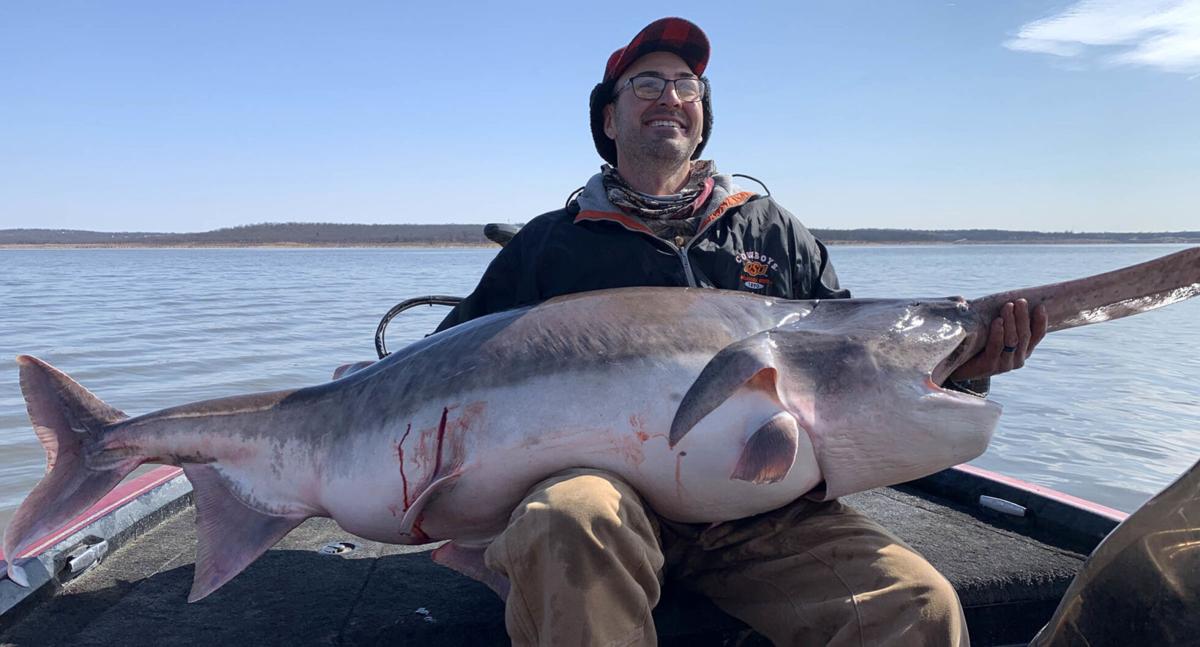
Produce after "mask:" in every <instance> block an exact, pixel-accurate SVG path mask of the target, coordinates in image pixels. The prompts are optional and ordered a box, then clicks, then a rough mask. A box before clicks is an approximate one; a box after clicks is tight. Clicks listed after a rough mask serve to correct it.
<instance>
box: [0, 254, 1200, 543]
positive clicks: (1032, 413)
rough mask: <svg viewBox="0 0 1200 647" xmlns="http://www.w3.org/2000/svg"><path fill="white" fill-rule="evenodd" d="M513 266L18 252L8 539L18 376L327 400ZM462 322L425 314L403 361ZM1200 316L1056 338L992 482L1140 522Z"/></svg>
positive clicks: (8, 316)
mask: <svg viewBox="0 0 1200 647" xmlns="http://www.w3.org/2000/svg"><path fill="white" fill-rule="evenodd" d="M1178 249H1182V248H1181V247H1178V246H1156V245H1155V246H995V247H992V246H939V247H913V246H904V247H835V248H833V249H832V255H833V260H834V264H835V267H837V269H838V272H839V274H840V276H841V278H842V283H843V284H844V285H846V286H847V287H850V288H851V289H852V290H853V291H854V294H855V296H858V297H936V296H946V295H957V294H961V295H965V296H967V297H972V296H981V295H984V294H988V293H992V292H997V291H1000V290H1004V289H1010V288H1016V287H1024V286H1032V285H1040V284H1043V283H1049V282H1054V281H1060V280H1064V279H1069V278H1076V277H1081V276H1086V275H1090V274H1095V273H1099V272H1103V271H1107V270H1111V269H1115V268H1118V267H1122V266H1125V265H1130V264H1133V263H1138V262H1141V261H1144V260H1148V259H1151V258H1154V257H1157V256H1161V255H1164V254H1167V253H1170V252H1173V251H1176V250H1178ZM496 251H497V249H495V248H493V249H47V250H0V527H2V526H3V525H4V524H5V523H6V522H7V519H8V518H9V516H10V515H11V514H12V511H13V509H14V508H15V506H16V505H17V504H18V503H20V501H21V499H22V498H23V497H24V495H25V493H26V492H28V490H29V489H30V488H31V487H32V486H33V485H34V484H35V483H36V482H37V480H38V479H39V478H40V477H41V475H42V472H43V470H44V466H45V453H44V452H43V451H42V449H41V447H40V446H39V444H38V442H37V440H36V438H35V437H34V434H33V432H32V430H31V429H30V427H29V422H28V419H27V418H26V414H25V405H24V401H23V399H22V397H21V391H20V387H19V385H18V382H17V370H16V363H15V362H14V361H13V359H12V358H13V356H15V355H17V354H19V353H27V354H31V355H35V356H37V357H40V358H42V359H44V360H46V361H48V362H50V363H51V364H54V365H55V366H57V367H59V368H60V369H62V370H64V371H66V372H67V373H69V374H70V375H71V376H72V377H74V378H75V379H77V380H78V381H79V382H80V383H81V384H83V385H84V386H86V387H87V388H89V389H90V390H91V391H93V392H94V393H96V394H98V395H99V396H100V397H101V398H103V399H104V400H105V401H106V402H108V403H109V404H111V405H112V406H114V407H117V408H119V409H122V410H124V411H125V412H127V413H129V414H132V415H136V414H140V413H145V412H148V411H151V410H154V409H159V408H162V407H166V406H170V405H175V404H181V403H184V402H189V401H194V400H200V399H205V398H212V397H221V396H226V395H232V394H237V393H245V392H249V391H262V390H271V389H280V388H287V387H294V386H302V385H309V384H314V383H317V382H320V381H323V380H327V379H328V378H329V376H330V373H331V371H332V370H333V368H334V367H336V366H338V365H339V364H342V363H345V362H349V361H354V360H360V359H373V358H374V357H375V350H374V345H373V335H374V332H375V326H376V325H377V323H378V321H379V318H380V316H381V315H382V314H383V313H384V312H386V311H387V310H388V308H390V307H391V306H392V305H393V304H395V303H396V302H398V301H401V300H403V299H406V298H409V297H413V296H420V295H427V294H448V295H464V294H466V293H467V292H469V291H470V290H471V289H472V288H473V287H474V284H475V282H476V281H477V279H478V277H479V275H480V274H481V272H482V271H483V269H484V267H486V266H487V263H488V262H489V261H490V260H491V259H492V257H494V256H495V254H496ZM445 311H446V310H445V309H444V308H421V309H420V310H417V311H409V312H406V313H404V314H402V315H400V317H399V318H398V319H397V320H396V321H394V322H393V324H392V326H391V327H390V328H389V336H388V346H389V348H391V349H393V350H394V349H396V348H399V347H401V346H402V345H403V344H404V343H406V342H408V341H412V340H415V339H418V338H420V337H421V336H422V335H424V334H425V333H426V332H428V331H430V330H432V329H433V327H434V326H436V324H437V322H438V321H440V319H441V317H442V316H443V314H444V313H445ZM1198 342H1200V299H1194V300H1192V301H1189V302H1186V303H1182V304H1177V305H1175V306H1171V307H1169V308H1165V309H1163V310H1159V311H1156V312H1152V313H1147V314H1143V315H1140V316H1137V317H1132V318H1129V319H1123V320H1120V321H1116V322H1110V323H1105V324H1102V325H1098V326H1089V327H1086V328H1081V329H1075V330H1070V331H1064V332H1061V333H1057V334H1054V335H1051V336H1049V337H1047V339H1046V340H1045V341H1044V342H1043V343H1042V345H1041V346H1039V347H1038V349H1037V351H1036V353H1035V354H1034V356H1033V357H1032V359H1031V362H1030V364H1029V365H1028V366H1026V368H1024V369H1022V370H1020V371H1017V372H1015V373H1011V374H1008V375H1004V376H1000V377H998V378H996V379H995V380H994V381H993V388H992V396H991V397H992V398H993V399H994V400H996V401H998V402H1000V403H1002V404H1003V405H1004V407H1005V413H1004V416H1003V417H1002V418H1001V421H1000V426H999V428H998V429H997V432H996V435H995V438H994V440H993V442H992V445H991V447H990V448H989V449H988V451H987V453H986V454H984V455H983V456H982V457H980V458H979V459H977V460H976V461H974V462H975V464H977V465H979V466H981V467H984V468H987V469H992V470H996V471H999V472H1003V473H1006V474H1009V475H1012V476H1016V477H1018V478H1022V479H1026V480H1029V481H1032V482H1034V483H1038V484H1041V485H1046V486H1049V487H1053V488H1056V489H1059V490H1062V491H1065V492H1068V493H1070V494H1075V495H1077V496H1082V497H1085V498H1088V499H1091V500H1094V501H1097V502H1099V503H1103V504H1105V505H1109V506H1112V507H1115V508H1119V509H1122V510H1127V511H1131V510H1133V509H1135V508H1137V506H1139V505H1140V504H1141V503H1142V502H1144V501H1145V500H1146V499H1147V498H1149V496H1151V495H1152V494H1153V493H1155V492H1157V491H1158V490H1159V489H1161V488H1162V487H1163V486H1164V485H1166V484H1167V483H1169V482H1170V481H1171V480H1173V479H1174V478H1175V477H1176V476H1178V475H1179V474H1180V473H1181V472H1182V471H1183V470H1185V469H1186V468H1187V467H1189V466H1190V465H1191V464H1192V463H1193V462H1195V460H1196V459H1197V458H1198V457H1200V353H1198V352H1197V351H1196V349H1195V345H1196V344H1197V343H1198Z"/></svg>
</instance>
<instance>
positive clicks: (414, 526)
mask: <svg viewBox="0 0 1200 647" xmlns="http://www.w3.org/2000/svg"><path fill="white" fill-rule="evenodd" d="M460 476H462V472H461V471H458V470H455V471H453V472H450V473H449V474H447V475H445V476H441V477H437V476H435V477H434V480H433V482H432V483H430V484H429V487H427V488H425V491H424V492H422V493H421V494H420V496H418V497H417V498H416V500H415V501H413V502H412V504H411V505H409V506H408V509H407V510H405V511H404V517H403V518H401V519H400V534H401V535H407V536H409V537H411V538H412V539H413V541H414V542H415V543H421V544H423V543H428V542H429V541H430V539H429V537H428V536H426V535H425V531H423V530H421V515H422V514H423V513H424V512H425V508H426V507H427V506H428V505H429V502H430V501H432V500H433V499H434V497H436V496H438V495H439V494H441V493H442V492H444V491H445V490H446V489H447V488H449V487H452V486H453V485H454V483H455V482H456V481H458V478H459V477H460Z"/></svg>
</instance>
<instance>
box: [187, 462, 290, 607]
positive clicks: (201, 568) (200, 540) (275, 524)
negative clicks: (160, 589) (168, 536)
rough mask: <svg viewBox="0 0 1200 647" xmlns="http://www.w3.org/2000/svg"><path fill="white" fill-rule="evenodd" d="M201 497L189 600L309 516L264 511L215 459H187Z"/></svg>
mask: <svg viewBox="0 0 1200 647" xmlns="http://www.w3.org/2000/svg"><path fill="white" fill-rule="evenodd" d="M183 473H184V474H186V475H187V478H188V480H189V481H191V482H192V489H193V491H194V496H195V499H196V540H197V541H196V574H195V577H194V578H193V580H192V590H191V593H190V594H188V602H196V601H197V600H201V599H203V598H204V597H206V596H208V594H209V593H212V592H213V591H215V590H217V589H218V588H220V587H221V586H222V585H223V584H225V583H226V582H228V581H229V580H231V579H233V578H234V576H236V575H237V574H238V573H241V572H242V571H243V570H244V569H245V568H246V567H247V566H249V565H250V563H251V562H253V561H254V560H256V559H258V558H259V556H260V555H262V554H263V553H265V552H267V549H269V548H270V547H271V546H274V545H275V544H276V543H278V542H279V540H280V539H283V537H284V535H286V534H288V533H289V532H291V531H292V530H293V529H294V528H295V527H296V526H299V525H300V524H301V523H303V522H304V519H305V517H279V516H273V515H268V514H264V513H262V512H259V511H257V510H254V509H252V508H250V507H249V506H247V505H246V504H245V503H242V501H241V500H240V499H238V498H237V497H236V496H235V495H234V494H233V493H232V492H231V491H230V490H229V487H228V486H227V485H226V481H225V477H223V476H221V473H220V472H218V471H217V469H216V468H215V467H213V466H211V465H201V464H196V463H185V464H184V465H183Z"/></svg>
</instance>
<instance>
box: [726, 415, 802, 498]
mask: <svg viewBox="0 0 1200 647" xmlns="http://www.w3.org/2000/svg"><path fill="white" fill-rule="evenodd" d="M799 444H800V425H799V424H798V423H797V422H796V418H795V417H794V416H792V414H790V413H788V412H786V411H781V412H779V413H777V414H775V415H774V416H772V417H771V419H770V420H768V421H767V422H766V423H764V424H763V426H761V427H759V428H758V430H757V431H755V432H754V434H753V435H751V436H750V440H748V441H746V447H745V448H744V449H743V450H742V453H741V455H740V456H739V457H738V462H737V465H736V466H735V467H734V469H733V474H731V475H730V478H732V479H736V480H739V481H749V482H751V483H754V484H756V485H764V484H767V483H778V482H779V481H782V480H783V479H784V477H785V476H787V474H788V472H789V471H790V470H791V469H792V465H794V464H795V462H796V450H797V448H798V446H799Z"/></svg>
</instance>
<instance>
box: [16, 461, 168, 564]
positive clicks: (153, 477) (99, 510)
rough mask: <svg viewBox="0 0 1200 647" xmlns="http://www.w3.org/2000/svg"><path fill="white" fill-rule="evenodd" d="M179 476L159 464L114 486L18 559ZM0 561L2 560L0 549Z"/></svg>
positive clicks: (58, 540)
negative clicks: (93, 503)
mask: <svg viewBox="0 0 1200 647" xmlns="http://www.w3.org/2000/svg"><path fill="white" fill-rule="evenodd" d="M180 474H183V470H181V469H179V468H178V467H172V466H170V465H163V466H161V467H157V468H155V469H153V470H151V471H149V472H147V473H145V474H142V475H141V476H139V477H137V478H135V479H133V480H131V481H127V482H125V483H122V484H120V485H118V486H117V487H115V488H113V491H112V492H109V493H108V494H106V495H105V496H104V498H103V499H100V500H99V501H97V502H96V504H95V505H93V506H92V507H90V508H88V509H87V510H86V511H85V512H84V513H83V514H81V515H79V516H78V517H75V518H74V519H72V520H71V522H70V523H68V524H67V525H65V526H63V527H62V528H60V529H58V530H56V531H54V532H52V533H50V534H48V535H46V536H45V537H42V538H41V539H39V540H38V542H37V543H36V544H34V545H32V546H30V547H29V548H27V549H25V551H24V552H22V553H21V554H20V555H19V556H18V558H24V557H33V556H34V555H38V554H41V552H42V551H44V550H46V549H47V548H50V547H51V546H53V545H55V544H57V543H59V542H60V541H62V540H64V539H66V538H67V537H70V536H71V535H73V534H75V533H77V532H79V530H80V529H82V528H84V527H86V526H87V525H88V524H91V523H92V522H94V521H96V520H97V519H99V518H100V517H103V516H104V515H106V514H108V513H110V512H112V511H113V510H116V509H117V508H120V507H121V506H123V505H125V504H127V503H129V502H130V501H133V500H134V499H136V498H138V497H139V496H141V495H143V494H145V493H146V492H149V491H150V490H153V489H154V488H156V487H158V486H160V485H162V484H163V483H166V482H167V481H170V480H171V479H173V478H175V477H176V476H179V475H180ZM0 559H4V551H3V550H0Z"/></svg>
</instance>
